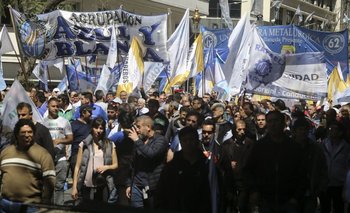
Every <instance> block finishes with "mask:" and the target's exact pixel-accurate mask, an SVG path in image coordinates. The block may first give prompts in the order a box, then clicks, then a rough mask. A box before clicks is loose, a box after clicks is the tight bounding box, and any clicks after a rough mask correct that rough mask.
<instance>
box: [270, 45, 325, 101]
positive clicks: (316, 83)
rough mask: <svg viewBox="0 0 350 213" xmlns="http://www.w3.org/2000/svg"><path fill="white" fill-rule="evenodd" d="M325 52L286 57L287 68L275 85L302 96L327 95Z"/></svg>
mask: <svg viewBox="0 0 350 213" xmlns="http://www.w3.org/2000/svg"><path fill="white" fill-rule="evenodd" d="M323 61H324V54H323V52H322V53H321V52H314V53H313V52H312V53H300V54H290V55H286V68H285V71H284V73H283V75H282V77H281V78H279V79H278V80H277V81H275V82H274V85H276V86H279V87H283V88H286V89H288V90H292V91H295V92H299V93H302V94H310V95H314V94H316V93H317V94H318V96H320V97H326V95H327V74H326V64H325V63H323Z"/></svg>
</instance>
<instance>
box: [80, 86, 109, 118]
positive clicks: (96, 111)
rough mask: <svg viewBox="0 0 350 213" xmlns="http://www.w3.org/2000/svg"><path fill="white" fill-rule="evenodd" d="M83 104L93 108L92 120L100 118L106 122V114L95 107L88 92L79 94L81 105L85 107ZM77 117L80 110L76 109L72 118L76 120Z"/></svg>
mask: <svg viewBox="0 0 350 213" xmlns="http://www.w3.org/2000/svg"><path fill="white" fill-rule="evenodd" d="M85 104H88V105H90V106H91V107H92V108H93V111H92V119H94V118H97V117H101V118H103V119H104V120H105V121H107V119H108V117H107V113H106V112H105V111H104V110H103V109H102V108H101V107H100V106H98V105H96V104H95V103H94V102H93V96H92V94H91V93H90V92H83V93H82V94H81V105H85ZM79 117H80V109H79V107H78V108H77V109H76V111H75V113H74V118H75V119H78V118H79Z"/></svg>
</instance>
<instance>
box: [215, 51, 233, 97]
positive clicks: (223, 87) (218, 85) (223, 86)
mask: <svg viewBox="0 0 350 213" xmlns="http://www.w3.org/2000/svg"><path fill="white" fill-rule="evenodd" d="M213 90H214V91H216V92H218V94H219V95H218V99H220V100H227V99H228V98H229V92H230V91H229V89H228V83H227V81H226V79H225V75H224V73H223V71H222V68H221V64H220V61H219V59H218V58H217V57H215V72H214V88H213Z"/></svg>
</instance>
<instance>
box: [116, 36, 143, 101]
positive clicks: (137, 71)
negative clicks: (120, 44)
mask: <svg viewBox="0 0 350 213" xmlns="http://www.w3.org/2000/svg"><path fill="white" fill-rule="evenodd" d="M143 71H144V64H143V58H142V51H141V48H140V45H139V42H138V41H137V39H136V38H135V37H134V38H133V39H132V42H131V45H130V49H129V53H128V56H127V58H126V60H125V62H124V67H123V68H122V71H121V75H120V78H119V83H118V89H117V95H119V93H120V92H121V91H126V92H127V93H128V94H130V93H132V92H133V90H134V89H135V88H136V86H137V85H139V83H140V81H142V75H143Z"/></svg>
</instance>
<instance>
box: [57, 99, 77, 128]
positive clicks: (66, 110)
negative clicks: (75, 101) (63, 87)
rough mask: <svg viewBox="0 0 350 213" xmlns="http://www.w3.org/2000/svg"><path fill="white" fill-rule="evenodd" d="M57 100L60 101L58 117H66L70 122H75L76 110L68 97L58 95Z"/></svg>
mask: <svg viewBox="0 0 350 213" xmlns="http://www.w3.org/2000/svg"><path fill="white" fill-rule="evenodd" d="M57 100H58V103H59V112H58V116H60V117H64V118H65V119H67V120H68V121H69V122H72V121H73V120H74V111H75V108H74V107H73V105H72V104H71V103H70V102H69V98H68V95H66V94H60V95H58V97H57Z"/></svg>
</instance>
